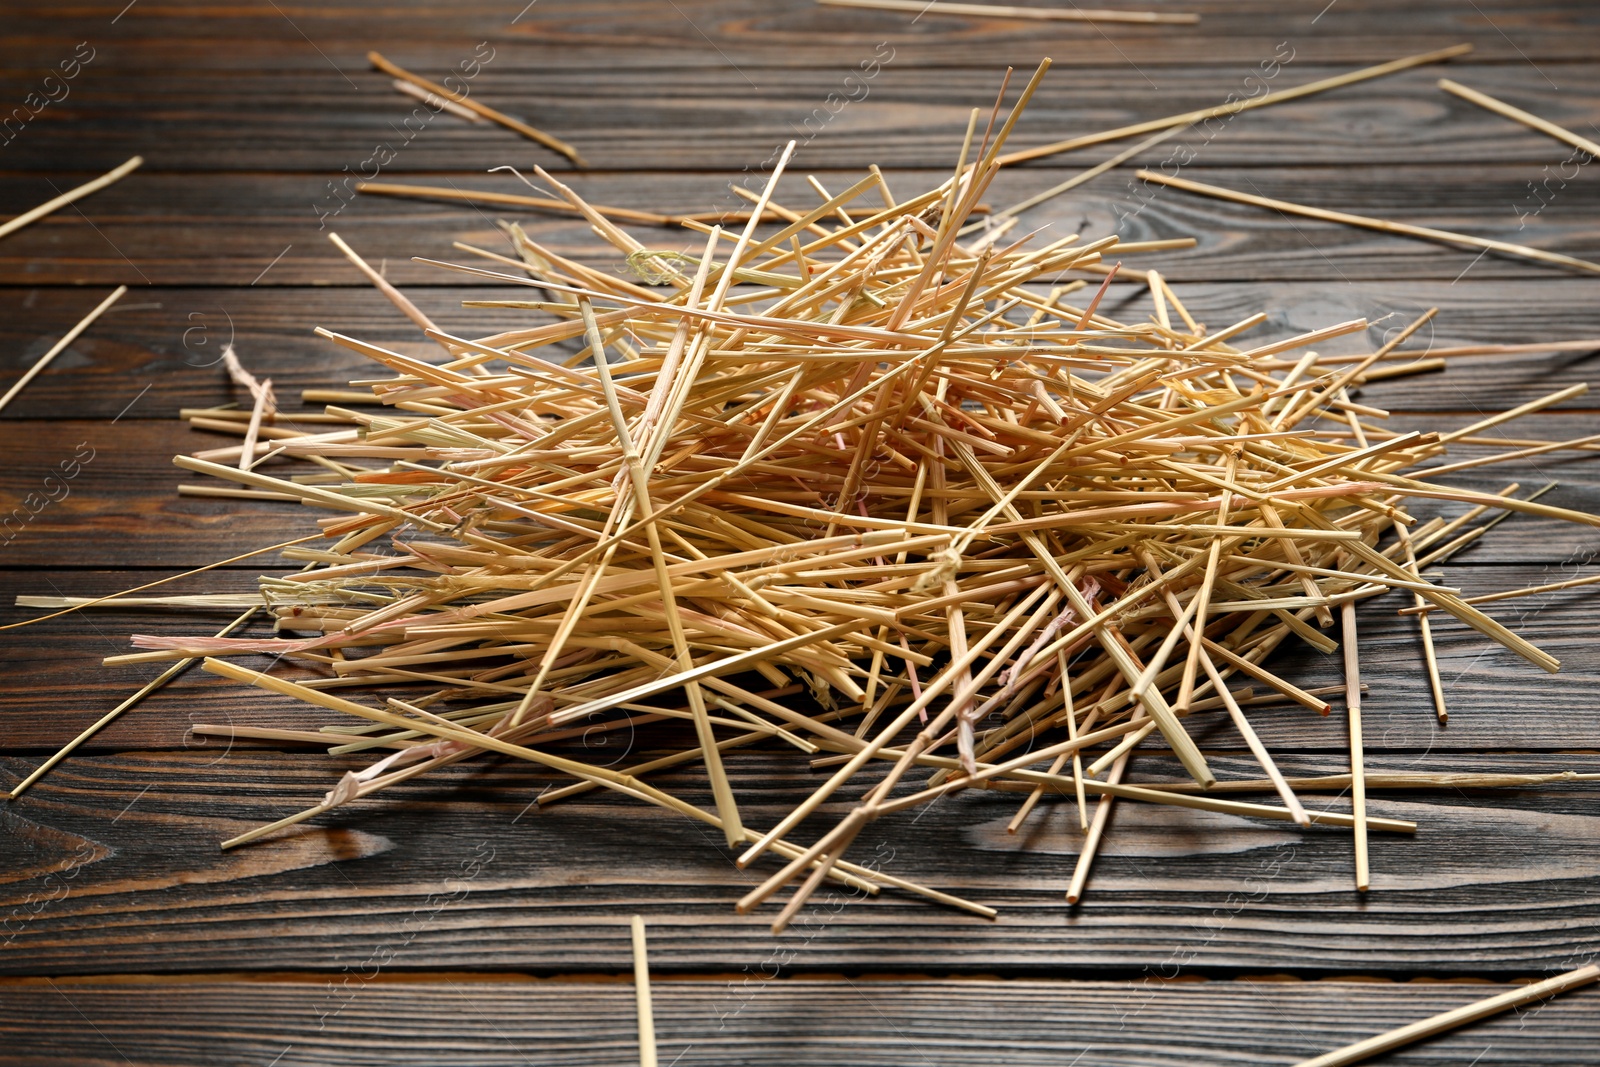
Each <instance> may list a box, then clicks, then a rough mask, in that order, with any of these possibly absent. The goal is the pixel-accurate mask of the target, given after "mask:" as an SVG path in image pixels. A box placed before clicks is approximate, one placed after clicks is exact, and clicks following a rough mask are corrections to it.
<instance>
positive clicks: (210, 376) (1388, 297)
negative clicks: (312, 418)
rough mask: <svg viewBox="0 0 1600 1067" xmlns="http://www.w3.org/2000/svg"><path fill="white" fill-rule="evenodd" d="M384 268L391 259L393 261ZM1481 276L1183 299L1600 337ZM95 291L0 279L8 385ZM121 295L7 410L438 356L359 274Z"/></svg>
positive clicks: (1544, 285)
mask: <svg viewBox="0 0 1600 1067" xmlns="http://www.w3.org/2000/svg"><path fill="white" fill-rule="evenodd" d="M314 247H315V246H314ZM317 250H318V251H320V249H317ZM285 258H286V259H287V258H288V257H285ZM281 266H282V265H281V264H280V268H281ZM390 266H391V267H394V266H395V262H394V261H393V260H391V261H390ZM1481 266H1482V264H1480V267H1481ZM280 268H274V269H275V270H276V269H280ZM1476 274H1477V271H1476V269H1475V270H1474V271H1473V272H1472V273H1471V274H1469V275H1468V276H1467V277H1466V278H1464V279H1463V280H1461V281H1460V282H1458V283H1456V284H1454V285H1452V284H1449V283H1448V282H1405V283H1401V284H1396V283H1394V282H1385V281H1380V280H1372V279H1367V278H1363V279H1361V280H1360V281H1359V282H1357V283H1355V284H1352V285H1348V286H1346V285H1342V284H1340V285H1333V286H1330V285H1326V284H1323V283H1319V282H1292V281H1263V282H1246V283H1226V284H1224V283H1213V282H1191V283H1188V284H1186V285H1183V286H1182V287H1181V288H1180V289H1179V295H1180V296H1181V298H1182V299H1183V301H1184V303H1185V305H1186V306H1188V307H1189V308H1190V309H1191V310H1192V311H1193V312H1194V313H1195V315H1196V316H1197V317H1198V318H1199V319H1200V320H1201V321H1202V322H1206V323H1208V324H1210V325H1212V326H1213V328H1217V327H1220V326H1223V325H1227V324H1230V323H1234V322H1238V321H1240V320H1241V319H1243V318H1245V317H1246V316H1248V315H1252V314H1254V313H1255V312H1256V311H1258V310H1266V311H1267V312H1268V314H1269V316H1270V317H1269V319H1268V321H1267V322H1266V323H1264V324H1263V325H1261V326H1260V327H1257V329H1256V330H1254V331H1252V332H1251V334H1250V335H1249V336H1251V337H1257V338H1259V339H1260V341H1261V342H1262V343H1265V342H1267V341H1271V340H1276V339H1279V338H1283V337H1289V336H1293V335H1295V334H1298V333H1305V332H1307V331H1310V330H1314V329H1318V328H1320V327H1323V326H1327V325H1329V324H1330V323H1335V322H1342V321H1347V320H1349V319H1353V318H1361V317H1365V318H1367V319H1369V320H1371V321H1373V322H1374V323H1375V325H1374V326H1373V327H1372V328H1371V329H1369V330H1368V331H1367V332H1366V333H1364V334H1358V335H1353V336H1351V337H1348V338H1339V339H1336V340H1334V341H1333V342H1331V343H1329V344H1328V345H1326V346H1324V347H1323V348H1322V349H1320V350H1321V351H1324V352H1325V353H1326V354H1328V355H1338V354H1341V353H1347V352H1348V353H1354V352H1366V351H1371V350H1372V348H1373V347H1376V346H1378V345H1381V344H1382V343H1383V340H1384V331H1386V330H1389V329H1391V328H1393V327H1394V326H1395V324H1396V323H1402V322H1406V321H1409V320H1410V319H1413V318H1415V317H1416V316H1417V315H1418V314H1420V313H1421V312H1422V311H1423V310H1425V309H1426V308H1429V307H1434V306H1437V307H1439V308H1440V309H1441V311H1440V314H1439V317H1438V319H1437V320H1436V325H1435V326H1434V327H1433V328H1432V329H1431V330H1425V331H1424V333H1423V335H1421V336H1419V337H1418V338H1417V339H1416V340H1415V341H1414V342H1412V343H1411V344H1409V345H1408V346H1407V347H1408V348H1409V349H1412V350H1415V351H1418V352H1421V351H1423V350H1425V349H1427V348H1430V347H1443V346H1447V345H1458V344H1479V343H1497V344H1521V343H1533V342H1539V341H1565V340H1573V339H1584V338H1600V314H1595V315H1591V314H1589V313H1588V311H1587V310H1586V304H1585V301H1586V300H1587V299H1588V297H1589V293H1590V292H1591V290H1592V288H1593V283H1591V282H1587V281H1584V280H1582V279H1577V278H1552V277H1541V278H1532V277H1523V278H1520V279H1517V280H1490V279H1489V278H1488V277H1487V276H1485V278H1483V279H1479V278H1477V277H1476ZM1174 284H1177V283H1174ZM408 292H410V294H411V295H412V296H413V297H414V298H415V299H416V301H417V302H418V303H419V304H420V305H421V306H422V307H423V309H424V310H426V311H427V312H428V314H429V315H430V316H431V317H433V318H434V319H435V321H437V322H440V323H441V324H443V326H444V328H445V329H447V330H451V331H452V332H457V333H460V334H463V335H465V336H482V335H487V334H491V333H496V332H499V331H502V330H508V329H513V328H517V327H521V326H525V325H527V324H528V323H529V322H543V321H548V320H547V319H546V318H545V317H543V316H541V315H538V314H537V313H534V312H523V311H504V310H496V309H488V308H472V309H465V308H462V307H461V306H460V305H461V302H462V301H463V300H473V299H495V298H500V297H502V296H504V290H503V289H498V288H492V287H479V288H453V287H437V288H434V287H428V286H420V285H419V286H413V287H408ZM91 300H92V294H91V293H85V292H82V291H80V290H77V289H58V288H37V289H21V288H15V289H3V288H0V381H4V380H7V379H10V378H14V377H15V376H16V375H17V374H20V373H21V372H22V371H23V370H24V369H25V368H26V367H28V366H29V365H30V364H31V363H32V362H33V360H34V359H36V358H37V357H38V356H39V355H40V354H42V353H43V352H44V351H45V350H46V349H47V348H48V347H49V346H50V345H51V344H53V343H54V342H55V341H56V340H58V339H59V338H60V336H61V335H62V334H63V333H65V332H66V331H67V329H69V328H70V327H71V326H72V324H73V323H75V322H76V321H77V320H78V319H79V318H80V317H81V316H82V314H83V310H84V308H85V306H86V305H87V304H89V303H90V302H91ZM123 303H124V304H125V305H126V306H125V307H122V308H116V309H113V311H112V312H111V313H110V314H109V315H108V316H107V317H106V319H105V320H104V322H103V323H101V324H100V325H99V326H97V327H96V328H95V329H94V330H93V331H91V332H90V333H89V334H87V335H85V336H84V337H82V338H80V339H79V340H78V341H76V342H74V343H73V344H72V345H71V346H69V347H68V348H67V350H66V351H65V352H63V353H62V355H61V356H60V357H58V359H57V361H56V363H55V364H54V366H53V368H52V369H51V371H50V372H49V373H47V374H45V375H43V376H41V377H40V378H38V379H37V380H35V381H34V382H32V383H31V384H29V386H28V388H27V391H26V392H25V393H24V394H22V396H21V397H19V399H18V400H17V401H15V402H14V403H13V404H12V405H11V406H10V407H9V408H8V409H7V410H6V412H5V414H4V416H3V417H0V421H5V420H13V419H60V418H103V419H111V418H115V417H116V416H117V415H119V414H121V415H122V417H123V419H124V420H128V419H134V420H138V419H168V418H173V417H175V416H176V414H177V411H178V409H179V408H182V407H206V406H210V405H213V404H226V403H233V402H238V401H239V400H240V397H239V396H238V395H237V390H236V389H235V388H234V387H233V386H231V384H230V383H229V382H228V380H227V376H226V374H224V373H223V370H222V367H221V364H220V352H221V348H222V346H223V345H225V344H226V343H228V341H229V340H232V341H233V342H234V343H235V344H236V345H237V346H238V349H239V351H240V352H241V353H242V354H243V356H244V358H246V359H247V360H248V361H249V363H250V366H252V367H255V368H256V369H258V370H259V371H260V372H262V373H263V374H268V375H271V377H272V378H273V380H274V381H275V382H276V383H277V385H278V390H279V392H280V394H282V397H283V402H284V406H285V410H291V411H292V410H295V409H296V408H298V406H299V405H298V403H297V400H298V394H299V391H300V390H302V389H308V388H323V389H325V388H338V387H342V386H343V385H344V384H345V383H346V382H348V381H349V380H350V379H352V378H356V377H362V376H365V375H367V374H368V373H369V372H370V370H371V363H370V361H368V360H366V359H365V358H364V357H361V356H358V355H356V354H355V353H352V352H349V351H348V350H346V349H343V348H340V347H338V346H336V345H333V344H331V343H329V342H326V341H322V340H319V339H317V338H316V337H313V336H312V335H311V326H313V325H316V326H324V327H326V328H328V329H330V330H334V331H337V332H340V333H345V334H348V335H350V336H353V337H359V338H362V339H363V340H368V341H372V342H373V343H376V344H381V345H384V346H385V347H389V348H395V349H398V350H400V351H403V352H407V353H409V354H414V355H419V356H423V357H425V358H428V357H431V355H432V353H435V352H437V351H438V348H437V346H435V345H433V344H432V343H431V342H428V341H424V340H421V339H420V337H419V335H418V333H417V331H416V329H415V327H413V326H412V324H411V323H410V322H409V321H407V320H406V319H404V318H403V317H402V316H401V315H400V314H399V312H397V311H396V310H395V309H394V306H393V305H392V304H390V303H389V302H388V301H387V300H385V299H383V297H382V296H381V295H380V294H379V293H377V292H376V290H373V289H371V288H369V287H366V286H362V285H357V286H353V287H351V286H338V287H321V286H318V287H299V286H295V287H282V288H269V287H267V286H266V285H265V284H263V285H259V286H256V287H253V288H251V287H243V288H214V287H198V286H185V287H166V286H156V287H149V288H143V289H140V290H137V291H136V292H134V293H133V294H130V295H129V296H128V297H125V298H124V301H123ZM1102 306H1103V307H1105V308H1106V310H1107V311H1108V313H1110V314H1113V315H1116V316H1119V317H1122V318H1125V319H1128V320H1133V321H1137V320H1141V319H1145V318H1147V317H1148V316H1149V314H1150V310H1151V309H1150V304H1149V296H1148V292H1147V290H1146V289H1145V287H1144V286H1143V285H1142V284H1136V283H1130V284H1122V283H1116V284H1113V285H1112V287H1111V289H1110V290H1109V292H1108V294H1107V296H1106V299H1105V303H1104V304H1103V305H1102ZM1391 315H1392V316H1394V317H1393V318H1387V319H1386V318H1385V317H1386V316H1391ZM1379 320H1384V321H1382V322H1380V321H1379ZM1597 353H1600V348H1597V349H1596V350H1595V351H1594V352H1560V353H1549V354H1544V355H1540V354H1529V355H1521V356H1516V357H1512V358H1483V357H1462V358H1461V359H1459V360H1457V361H1455V363H1454V364H1453V365H1452V366H1451V368H1450V371H1449V373H1448V374H1443V375H1440V374H1428V375H1422V376H1419V377H1414V378H1400V379H1395V380H1392V381H1387V382H1380V383H1374V384H1373V385H1371V386H1368V387H1367V388H1366V389H1365V391H1364V396H1363V399H1364V402H1366V403H1369V404H1375V405H1377V406H1379V407H1384V408H1388V409H1391V410H1394V411H1397V412H1405V411H1414V412H1427V411H1468V410H1471V409H1472V408H1473V407H1474V406H1479V407H1485V408H1488V407H1490V406H1491V405H1495V406H1510V405H1515V404H1521V403H1525V402H1526V401H1529V400H1532V399H1534V398H1536V397H1539V396H1544V395H1546V394H1547V393H1550V392H1553V391H1555V390H1556V389H1560V388H1565V387H1566V386H1568V385H1572V384H1574V383H1577V382H1580V381H1586V380H1589V379H1590V378H1592V377H1593V375H1594V371H1595V366H1596V363H1595V357H1596V354H1597ZM147 386H148V390H146V387H147ZM141 391H143V392H141ZM136 397H137V401H136V402H133V401H135V398H136ZM130 402H133V403H132V406H131V407H130V406H129V404H130ZM1596 403H1597V401H1596V400H1595V399H1594V398H1593V397H1579V398H1575V399H1573V400H1571V401H1567V402H1565V403H1564V404H1563V405H1562V406H1563V407H1565V408H1568V409H1581V408H1584V407H1586V406H1587V407H1593V406H1594V405H1595V404H1596ZM1580 432H1581V429H1580Z"/></svg>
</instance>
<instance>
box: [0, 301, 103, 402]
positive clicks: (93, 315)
mask: <svg viewBox="0 0 1600 1067" xmlns="http://www.w3.org/2000/svg"><path fill="white" fill-rule="evenodd" d="M127 291H128V287H127V286H126V285H119V286H117V287H116V289H115V290H113V291H112V293H111V295H110V296H108V297H106V298H105V299H104V300H102V301H100V305H99V306H98V307H96V308H95V309H94V310H93V311H91V312H89V314H87V315H85V316H84V317H83V318H81V319H79V320H78V324H77V325H76V326H74V327H73V328H72V329H70V330H68V331H67V335H66V336H65V337H63V338H62V339H61V340H59V341H57V342H56V343H55V344H53V345H51V346H50V351H48V352H46V353H45V354H44V355H42V356H40V357H39V358H38V360H37V361H36V362H35V363H34V364H33V366H31V367H29V368H28V369H27V371H26V372H24V373H23V375H22V377H20V378H18V379H17V382H16V384H15V385H13V386H12V387H11V388H10V389H7V390H6V395H5V396H0V411H4V410H5V407H6V405H7V404H9V403H11V398H12V397H14V396H16V395H17V394H18V393H20V392H22V388H23V386H25V385H27V384H28V383H29V382H31V381H33V379H34V378H36V377H37V376H38V374H39V372H40V371H42V370H44V369H45V368H46V367H48V366H49V365H50V361H51V360H53V359H55V358H56V357H57V356H59V355H60V354H61V352H62V350H63V349H65V348H66V347H67V346H68V345H70V344H71V343H72V342H74V341H76V340H77V339H78V335H79V334H81V333H83V331H84V330H87V329H88V328H89V326H90V324H91V323H93V322H94V320H95V319H98V318H99V317H100V316H101V315H103V314H105V311H106V309H107V308H109V307H110V306H111V305H112V304H115V303H116V302H117V301H118V300H121V299H122V294H123V293H126V292H127Z"/></svg>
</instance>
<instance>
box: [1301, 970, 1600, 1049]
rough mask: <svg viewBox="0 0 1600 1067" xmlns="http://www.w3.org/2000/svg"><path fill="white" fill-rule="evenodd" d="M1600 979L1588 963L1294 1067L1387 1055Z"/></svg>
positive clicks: (1599, 973)
mask: <svg viewBox="0 0 1600 1067" xmlns="http://www.w3.org/2000/svg"><path fill="white" fill-rule="evenodd" d="M1596 979H1600V966H1596V965H1594V964H1592V963H1591V964H1589V965H1588V966H1587V967H1579V968H1578V969H1577V970H1574V971H1568V972H1567V973H1565V974H1558V975H1556V976H1555V977H1554V978H1546V979H1545V980H1544V981H1542V982H1534V983H1533V984H1532V985H1526V986H1523V987H1522V988H1521V989H1512V990H1509V991H1507V992H1505V993H1500V994H1498V995H1496V996H1492V997H1485V998H1484V999H1483V1000H1478V1001H1474V1002H1472V1003H1471V1004H1464V1005H1462V1006H1461V1007H1459V1008H1452V1009H1451V1010H1450V1011H1444V1012H1440V1013H1439V1014H1438V1015H1434V1016H1431V1017H1429V1018H1427V1019H1422V1020H1419V1021H1417V1022H1414V1023H1410V1024H1408V1025H1406V1026H1401V1027H1398V1028H1396V1029H1394V1030H1390V1031H1389V1032H1388V1033H1386V1034H1378V1035H1377V1036H1375V1037H1369V1038H1367V1039H1366V1040H1365V1041H1357V1042H1356V1043H1355V1044H1353V1045H1347V1046H1345V1047H1344V1048H1342V1049H1337V1050H1335V1051H1333V1052H1327V1053H1324V1054H1322V1055H1321V1056H1316V1057H1313V1058H1312V1059H1309V1060H1302V1061H1301V1062H1300V1063H1299V1064H1297V1065H1296V1067H1345V1065H1346V1064H1352V1063H1360V1062H1361V1061H1362V1060H1366V1059H1371V1058H1372V1057H1373V1056H1377V1055H1379V1054H1380V1053H1384V1052H1389V1051H1391V1050H1393V1049H1397V1048H1401V1047H1403V1046H1405V1045H1409V1044H1411V1043H1412V1042H1413V1041H1421V1040H1422V1039H1423V1038H1425V1037H1433V1036H1434V1035H1435V1034H1443V1033H1448V1032H1449V1031H1451V1030H1454V1029H1456V1028H1458V1027H1462V1026H1465V1025H1467V1024H1468V1023H1471V1022H1477V1021H1478V1020H1479V1019H1487V1018H1488V1017H1489V1016H1491V1015H1498V1014H1499V1013H1500V1012H1503V1011H1507V1010H1509V1009H1511V1008H1516V1007H1521V1006H1522V1005H1524V1004H1532V1003H1533V1002H1534V1001H1536V1000H1544V999H1545V998H1546V997H1553V996H1555V995H1556V994H1557V993H1565V992H1567V991H1569V990H1573V989H1578V988H1581V987H1583V986H1586V985H1589V984H1590V983H1592V982H1594V981H1595V980H1596Z"/></svg>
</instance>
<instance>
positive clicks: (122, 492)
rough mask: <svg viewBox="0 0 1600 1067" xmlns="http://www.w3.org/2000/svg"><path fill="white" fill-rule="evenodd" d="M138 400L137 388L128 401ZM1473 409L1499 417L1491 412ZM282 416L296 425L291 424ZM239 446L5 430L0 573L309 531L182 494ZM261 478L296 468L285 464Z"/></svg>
mask: <svg viewBox="0 0 1600 1067" xmlns="http://www.w3.org/2000/svg"><path fill="white" fill-rule="evenodd" d="M137 393H138V389H137V388H136V387H134V386H133V385H132V384H131V383H130V385H129V387H128V389H127V394H126V395H127V396H128V398H129V399H130V400H131V399H133V397H134V396H136V395H137ZM1482 399H1484V398H1481V397H1480V401H1481V400H1482ZM1477 406H1478V407H1479V408H1481V409H1483V410H1492V409H1491V408H1489V407H1488V405H1486V404H1482V403H1479V404H1478V405H1477ZM1463 411H1464V412H1465V413H1464V414H1460V415H1450V416H1448V417H1447V416H1439V417H1437V418H1435V417H1426V416H1419V417H1417V418H1415V419H1411V420H1410V423H1409V424H1408V425H1406V426H1405V428H1406V429H1414V428H1435V427H1438V426H1440V425H1441V422H1442V423H1443V425H1445V426H1448V427H1450V428H1454V427H1456V426H1460V425H1462V424H1463V423H1466V422H1469V421H1471V419H1472V418H1475V417H1481V416H1479V415H1477V414H1476V413H1475V412H1474V411H1473V407H1472V406H1466V407H1465V408H1464V409H1463ZM284 419H285V421H286V422H289V421H291V420H292V415H285V416H284ZM1391 421H1395V420H1391ZM1400 421H1402V422H1403V421H1405V420H1400ZM1513 431H1514V432H1515V433H1518V434H1527V435H1529V436H1530V437H1532V438H1538V439H1543V440H1556V441H1559V440H1567V439H1572V438H1576V437H1580V436H1583V435H1586V434H1593V433H1594V432H1595V431H1594V416H1593V415H1592V414H1586V413H1583V412H1563V413H1558V414H1551V415H1543V416H1530V417H1528V418H1526V419H1523V420H1520V421H1519V423H1518V424H1517V425H1515V426H1514V427H1513ZM237 444H238V439H237V438H234V437H229V436H225V435H222V434H216V433H210V432H201V431H192V430H190V429H189V428H188V427H187V425H186V424H184V423H180V422H178V421H177V420H175V419H170V420H169V419H151V420H134V419H124V420H122V421H121V422H117V423H111V422H108V421H105V420H83V419H58V420H52V421H40V420H32V419H29V420H22V419H15V420H13V419H7V420H3V421H0V454H4V455H5V456H6V457H7V460H8V462H7V463H6V465H5V466H4V468H3V469H0V504H3V505H4V507H3V509H0V564H3V565H5V566H9V567H32V566H51V565H61V564H63V563H69V564H73V565H77V566H88V567H107V566H113V565H115V566H129V567H172V568H176V569H182V568H186V567H195V566H200V565H202V564H207V563H213V562H215V561H217V560H220V559H222V558H224V557H227V556H232V555H235V554H236V553H239V552H243V551H247V550H249V549H252V548H256V547H259V546H262V545H267V544H271V543H273V542H275V541H282V540H285V539H287V538H290V537H295V536H299V535H300V534H303V533H310V532H312V531H313V530H314V529H315V526H314V525H313V522H314V520H315V519H316V518H317V517H318V516H319V515H321V514H323V513H322V512H320V511H316V510H313V509H310V508H306V507H304V506H301V505H298V504H294V503H280V502H275V501H258V500H251V501H241V500H225V499H201V498H195V497H179V496H178V495H177V486H178V485H179V484H180V483H192V482H195V481H197V480H200V479H198V478H197V476H195V475H191V474H186V473H185V472H183V471H181V470H179V469H178V468H176V467H174V466H173V465H172V457H173V456H174V455H176V454H178V453H180V452H181V453H192V452H197V451H200V450H203V449H209V448H220V447H227V446H229V445H237ZM1458 451H1459V452H1460V454H1461V455H1462V456H1463V457H1466V456H1470V455H1474V454H1476V453H1474V452H1473V450H1472V448H1471V447H1470V446H1461V447H1460V448H1459V449H1458ZM1573 456H1576V457H1578V458H1572V457H1573ZM1590 456H1593V453H1576V454H1573V453H1567V454H1565V457H1566V458H1552V457H1551V456H1537V457H1534V458H1533V459H1530V460H1523V461H1520V462H1518V463H1507V464H1501V465H1499V466H1497V467H1491V468H1489V469H1488V470H1487V471H1480V470H1467V471H1463V472H1461V473H1460V474H1458V475H1455V476H1452V478H1451V481H1450V482H1449V483H1448V484H1451V485H1460V486H1463V487H1467V488H1471V489H1475V490H1478V491H1489V492H1493V491H1497V490H1499V489H1500V488H1501V487H1502V486H1504V485H1506V484H1507V483H1509V482H1510V481H1512V480H1514V479H1517V480H1521V481H1522V482H1523V483H1524V484H1525V485H1527V487H1528V488H1529V489H1530V490H1531V489H1532V488H1533V487H1534V486H1536V485H1542V484H1544V483H1545V482H1547V481H1551V480H1556V481H1559V482H1560V483H1561V487H1560V488H1559V489H1557V490H1556V491H1555V493H1554V494H1553V495H1552V496H1551V497H1549V500H1551V501H1553V502H1556V503H1558V504H1560V505H1561V506H1563V507H1569V508H1575V509H1578V510H1583V511H1589V512H1592V513H1600V467H1597V466H1596V465H1595V464H1593V463H1592V462H1590V461H1589V459H1588V458H1585V457H1590ZM263 469H264V470H279V471H285V472H294V471H296V470H298V468H297V467H294V466H291V465H288V464H287V463H286V462H285V461H281V460H273V461H271V462H270V463H269V464H268V466H267V467H266V468H263ZM68 475H70V477H69V476H68ZM18 508H21V509H22V513H20V514H19V513H18V512H17V509H18ZM1452 508H1455V509H1457V510H1459V507H1458V506H1457V505H1451V504H1449V503H1435V502H1430V501H1418V502H1416V504H1415V506H1414V507H1413V509H1412V510H1413V511H1414V512H1415V513H1416V514H1419V515H1430V514H1435V513H1440V512H1451V509H1452ZM6 516H9V522H7V521H6V518H5V517H6ZM1593 533H1594V531H1593V529H1592V528H1589V527H1584V526H1579V525H1574V524H1571V523H1564V522H1560V521H1559V520H1540V519H1532V518H1519V519H1517V520H1516V521H1515V522H1512V523H1508V524H1506V525H1505V526H1502V527H1501V528H1499V529H1498V530H1496V531H1495V536H1494V537H1493V538H1491V539H1488V540H1487V543H1485V544H1484V545H1483V546H1482V547H1480V548H1477V549H1475V550H1474V556H1473V557H1472V558H1473V559H1475V560H1478V561H1481V562H1485V563H1489V562H1523V563H1530V564H1536V565H1546V564H1553V563H1561V562H1563V561H1569V560H1571V559H1574V558H1577V556H1578V555H1581V554H1582V553H1583V552H1584V551H1586V550H1587V548H1588V546H1590V545H1592V544H1593V536H1592V535H1593ZM246 566H254V564H250V563H248V562H247V563H246Z"/></svg>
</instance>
